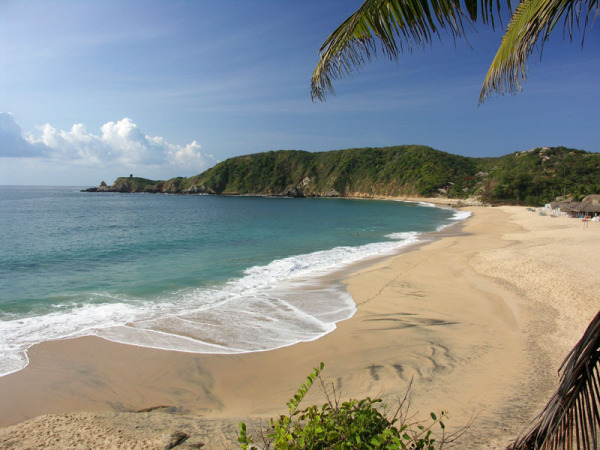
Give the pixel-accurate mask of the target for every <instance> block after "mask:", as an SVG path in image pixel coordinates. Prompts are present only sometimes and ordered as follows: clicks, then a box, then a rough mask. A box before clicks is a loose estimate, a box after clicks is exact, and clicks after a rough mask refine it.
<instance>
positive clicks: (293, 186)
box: [98, 145, 600, 206]
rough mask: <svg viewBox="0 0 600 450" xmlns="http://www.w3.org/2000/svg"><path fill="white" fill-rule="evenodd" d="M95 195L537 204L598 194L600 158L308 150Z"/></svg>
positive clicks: (543, 152) (553, 153)
mask: <svg viewBox="0 0 600 450" xmlns="http://www.w3.org/2000/svg"><path fill="white" fill-rule="evenodd" d="M98 190H101V191H102V190H108V191H113V192H114V191H118V192H153V193H178V194H224V195H285V196H290V197H372V196H415V197H431V196H442V197H448V198H458V199H464V198H468V197H477V198H479V199H480V200H482V201H484V202H488V203H512V204H526V205H532V206H535V205H540V204H543V203H545V202H548V201H551V200H554V199H555V198H556V197H558V196H568V195H570V196H573V197H574V198H576V199H577V198H579V197H581V196H584V195H588V194H594V193H600V154H598V153H589V152H585V151H583V150H574V149H568V148H565V147H553V148H547V147H546V148H537V149H533V150H529V151H525V152H516V153H513V154H510V155H506V156H502V157H498V158H469V157H464V156H458V155H452V154H450V153H446V152H442V151H438V150H434V149H432V148H429V147H423V146H417V145H407V146H395V147H385V148H360V149H347V150H336V151H329V152H319V153H310V152H305V151H299V150H280V151H270V152H265V153H256V154H252V155H244V156H238V157H235V158H231V159H228V160H226V161H223V162H220V163H218V164H217V165H215V166H214V167H212V168H211V169H208V170H206V171H205V172H203V173H201V174H199V175H196V176H193V177H189V178H181V177H180V178H173V179H171V180H167V181H154V180H146V179H143V178H133V177H130V178H124V177H123V178H118V179H117V180H116V181H115V182H114V183H113V185H112V186H109V187H104V188H103V187H100V188H98Z"/></svg>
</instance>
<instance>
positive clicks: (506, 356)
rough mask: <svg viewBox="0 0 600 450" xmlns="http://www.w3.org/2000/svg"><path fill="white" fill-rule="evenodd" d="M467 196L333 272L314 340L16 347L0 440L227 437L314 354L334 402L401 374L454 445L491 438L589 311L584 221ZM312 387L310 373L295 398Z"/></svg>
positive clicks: (145, 442) (527, 412) (387, 386)
mask: <svg viewBox="0 0 600 450" xmlns="http://www.w3.org/2000/svg"><path fill="white" fill-rule="evenodd" d="M467 209H468V210H469V211H472V212H473V216H472V217H471V218H469V219H468V220H467V221H466V222H465V223H464V226H463V227H462V230H458V231H456V228H452V229H449V230H448V231H446V232H445V233H442V234H443V236H441V237H440V239H437V240H435V241H433V242H429V243H426V244H425V245H422V246H419V247H417V248H415V249H414V250H412V251H409V252H406V253H404V254H401V255H399V256H396V257H393V258H390V259H387V260H385V261H382V262H379V263H377V264H375V265H372V266H370V267H367V268H363V269H362V270H360V271H358V272H356V273H353V274H351V275H349V276H348V278H347V280H346V281H345V282H346V284H347V288H348V290H349V292H350V293H351V294H352V296H353V298H354V299H355V301H356V303H357V306H358V310H357V313H356V314H355V316H354V317H353V318H351V319H350V320H347V321H344V322H341V323H339V324H338V329H337V330H336V331H334V332H333V333H331V334H329V335H327V336H325V337H323V338H321V339H319V340H317V341H314V342H308V343H302V344H297V345H294V346H292V347H288V348H283V349H279V350H274V351H269V352H263V353H251V354H243V355H233V356H232V355H197V354H186V353H178V352H167V351H160V350H152V349H145V348H139V347H133V346H126V345H120V344H115V343H111V342H108V341H105V340H102V339H99V338H93V337H89V338H80V339H73V340H63V341H55V342H47V343H44V344H40V345H37V346H35V347H33V348H31V349H30V351H29V358H30V364H29V366H28V367H27V368H25V369H24V370H22V371H20V372H18V373H15V374H11V375H8V376H6V377H3V378H0V397H1V398H2V401H1V402H0V426H4V427H5V428H2V429H0V447H1V448H7V447H10V448H19V447H21V448H32V447H33V448H36V447H45V448H48V447H52V448H64V447H65V445H66V446H67V447H68V446H70V447H75V446H78V445H79V446H81V447H85V446H86V445H87V446H89V447H102V448H122V447H127V448H163V447H164V446H165V439H169V436H171V433H172V432H173V430H175V431H177V430H180V431H184V432H185V433H187V434H189V435H190V436H191V437H190V438H189V439H188V440H187V441H186V442H187V444H185V445H188V446H191V445H192V444H194V445H196V444H198V443H200V442H202V443H204V444H205V447H204V448H235V447H236V445H235V440H236V435H235V432H236V429H237V428H236V423H237V422H238V421H239V420H244V421H246V422H253V421H256V420H258V419H265V418H269V417H273V416H276V415H278V414H280V413H284V412H285V411H286V406H285V403H286V401H287V400H288V399H289V398H290V397H291V396H292V395H293V394H294V393H295V391H296V389H297V387H298V386H299V385H300V383H302V382H303V381H304V380H305V377H306V375H307V374H308V373H309V372H310V371H311V370H312V368H313V367H315V366H317V365H318V364H319V363H320V362H321V361H323V362H324V363H325V370H324V372H323V378H324V379H325V380H326V381H328V382H331V383H333V384H334V385H335V387H336V392H337V393H338V394H339V395H340V396H341V397H342V398H343V399H345V398H349V397H352V398H362V397H365V396H372V397H382V398H383V399H384V400H385V402H386V403H387V404H389V405H390V406H393V405H394V404H395V403H396V402H397V399H398V398H399V397H403V396H404V393H405V392H406V390H407V388H408V386H409V384H410V382H411V380H412V388H411V391H410V394H409V397H410V401H411V411H412V412H414V413H416V414H418V416H420V417H426V416H428V414H429V412H431V411H434V412H438V411H440V410H445V411H448V414H449V419H448V420H446V425H447V426H448V428H450V429H451V430H452V429H458V428H460V427H462V426H464V425H465V424H467V423H468V422H469V421H471V420H472V421H473V423H472V424H471V426H470V428H469V430H468V432H467V434H465V435H464V436H463V438H462V441H461V443H460V447H461V448H503V447H504V446H505V445H506V444H507V443H508V442H509V441H510V440H511V439H514V438H515V436H516V434H518V433H519V432H520V431H521V429H522V428H523V426H525V425H526V424H527V423H528V422H529V420H531V419H532V418H533V417H534V416H535V415H536V414H537V413H538V412H539V410H540V409H541V408H542V407H543V405H544V404H545V402H546V401H547V399H548V397H549V396H550V394H551V393H552V391H553V390H554V389H555V387H556V385H557V381H558V378H557V374H556V371H557V369H558V367H559V366H560V363H561V362H562V359H563V358H564V357H565V356H566V354H567V352H568V350H569V349H570V348H571V347H572V346H573V345H574V344H575V343H576V342H577V340H578V339H579V338H580V337H581V335H582V333H583V331H584V330H585V328H586V326H587V324H588V323H589V321H590V320H591V319H592V318H593V316H594V315H595V314H596V313H597V311H598V310H599V309H600V298H599V297H598V294H597V293H596V292H595V291H597V274H598V273H599V272H598V271H599V269H600V258H598V255H599V254H600V223H594V222H592V223H590V224H589V228H588V229H583V227H582V225H581V222H580V221H578V220H576V219H567V218H551V217H542V216H539V215H538V214H537V213H533V212H530V211H528V210H527V209H526V208H520V207H500V208H483V207H469V208H467ZM323 400H324V397H323V394H322V392H320V389H319V388H318V387H317V386H315V388H313V389H312V390H311V392H310V394H309V396H308V397H307V399H306V402H307V403H306V404H307V405H308V404H312V403H314V402H322V401H323ZM155 407H162V408H156V409H152V408H155ZM149 408H150V409H152V410H151V411H146V412H138V413H127V411H139V410H143V409H149ZM77 411H88V412H87V413H76V412H77ZM66 413H68V414H67V415H65V414H66ZM40 415H45V416H42V417H37V418H36V419H33V418H34V417H36V416H40ZM30 419H33V420H30ZM15 424H16V425H15ZM86 430H87V431H86Z"/></svg>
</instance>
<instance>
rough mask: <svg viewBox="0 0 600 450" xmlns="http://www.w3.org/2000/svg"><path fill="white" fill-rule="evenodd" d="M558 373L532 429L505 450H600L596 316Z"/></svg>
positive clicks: (599, 336)
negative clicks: (556, 380)
mask: <svg viewBox="0 0 600 450" xmlns="http://www.w3.org/2000/svg"><path fill="white" fill-rule="evenodd" d="M560 371H561V372H562V375H561V381H560V384H559V386H558V390H557V391H556V392H555V394H554V395H553V396H552V398H551V399H550V401H549V402H548V404H547V405H546V407H545V408H544V410H543V411H542V413H541V414H540V415H539V416H538V418H537V419H536V420H535V425H534V426H533V428H532V429H531V430H530V431H529V432H528V433H527V434H526V435H525V436H524V437H522V438H520V439H518V440H517V441H516V442H515V443H514V444H512V445H511V446H509V447H508V448H509V449H511V450H521V449H544V450H550V449H552V450H554V449H574V448H577V449H586V450H587V449H597V448H600V447H599V445H598V444H599V441H598V432H599V430H600V312H599V313H598V314H597V315H596V317H594V319H593V320H592V322H591V323H590V325H589V326H588V328H587V330H586V331H585V333H584V334H583V337H582V338H581V340H580V341H579V342H578V343H577V345H575V347H574V348H573V350H571V352H570V353H569V355H568V356H567V358H566V359H565V361H564V362H563V364H562V366H561V368H560Z"/></svg>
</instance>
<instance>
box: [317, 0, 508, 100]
mask: <svg viewBox="0 0 600 450" xmlns="http://www.w3.org/2000/svg"><path fill="white" fill-rule="evenodd" d="M479 1H481V4H482V5H488V4H490V5H491V4H492V2H493V1H494V0H479ZM496 1H499V0H496ZM477 5H478V0H468V1H467V3H466V9H467V12H468V14H469V15H467V14H465V12H464V11H463V9H462V6H461V4H460V0H366V1H365V2H364V3H363V4H362V5H361V7H360V8H359V9H358V10H357V11H356V12H355V13H354V14H352V15H351V16H350V17H348V19H346V20H345V21H344V22H343V23H342V24H341V25H340V26H339V27H338V28H337V29H336V30H335V31H334V32H333V33H332V34H331V35H330V36H329V37H328V38H327V39H326V40H325V42H324V43H323V45H322V46H321V48H320V50H319V62H318V64H317V66H316V68H315V70H314V72H313V76H312V80H311V95H312V98H313V100H315V99H319V100H322V101H323V100H325V97H326V96H327V94H329V93H333V92H334V89H333V85H332V82H333V80H336V79H339V78H341V77H342V76H344V75H348V74H350V73H351V72H352V71H353V70H354V69H355V68H359V67H360V66H362V65H363V64H364V63H365V62H366V61H369V60H370V59H371V56H374V55H375V54H376V52H377V48H378V45H377V44H378V43H379V45H380V48H381V51H382V52H383V53H384V54H385V55H387V56H388V57H389V58H391V59H398V57H399V55H400V53H401V52H402V51H404V50H405V49H408V50H409V51H410V50H411V49H412V48H413V46H415V45H418V46H424V45H425V44H428V43H430V42H431V40H432V37H433V36H436V35H439V31H440V29H448V30H449V31H450V33H451V35H452V36H453V37H454V38H456V37H460V36H462V35H463V34H464V24H465V23H471V19H470V18H469V17H473V18H477V11H478V10H479V8H478V6H477ZM489 16H490V15H489V14H488V13H486V15H485V17H487V18H489Z"/></svg>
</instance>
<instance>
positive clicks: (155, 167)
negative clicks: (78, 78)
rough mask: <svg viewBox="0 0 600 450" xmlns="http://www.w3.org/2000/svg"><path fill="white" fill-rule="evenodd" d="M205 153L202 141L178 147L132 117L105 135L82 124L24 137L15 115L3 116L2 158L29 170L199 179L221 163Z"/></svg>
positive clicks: (103, 129)
mask: <svg viewBox="0 0 600 450" xmlns="http://www.w3.org/2000/svg"><path fill="white" fill-rule="evenodd" d="M201 148H202V146H201V145H200V144H199V143H198V142H197V141H192V142H190V143H189V144H186V145H178V144H172V143H169V142H167V141H166V140H165V139H164V138H163V137H160V136H150V135H147V134H145V133H143V132H142V131H141V130H140V129H139V127H138V126H137V125H136V124H135V123H134V122H133V120H132V119H130V118H128V117H124V118H122V119H121V120H118V121H116V122H112V121H110V122H106V123H105V124H104V125H102V126H101V127H100V133H99V134H94V133H92V132H89V131H88V130H87V129H86V128H85V126H84V125H83V124H81V123H76V124H74V125H73V126H72V127H71V129H69V130H67V131H65V130H57V129H56V128H54V127H53V126H52V125H51V124H49V123H46V124H44V125H42V126H41V127H39V132H38V133H37V135H34V134H31V133H26V132H23V130H22V129H21V127H20V125H19V124H18V122H17V120H16V118H15V117H14V115H13V114H11V113H7V112H0V158H2V159H11V160H12V161H11V162H12V165H16V164H18V163H19V160H20V161H21V162H23V163H24V162H25V161H26V160H29V161H27V164H26V165H29V166H31V163H32V161H31V160H32V159H35V160H37V161H38V163H40V164H43V165H46V166H47V165H53V164H61V165H67V166H70V167H72V168H81V169H109V168H112V169H117V170H120V171H121V172H123V173H124V172H125V171H127V172H130V171H134V170H135V171H136V172H138V173H141V175H143V174H144V173H164V174H165V175H164V176H165V178H167V177H170V176H168V174H169V173H174V172H175V173H178V174H182V173H181V172H185V174H196V173H200V172H201V171H203V170H205V169H207V168H209V167H211V166H212V165H214V164H215V162H216V160H215V158H214V157H213V156H212V155H210V154H205V153H203V152H202V151H201ZM5 161H6V160H5ZM177 171H179V172H177ZM0 184H2V183H0Z"/></svg>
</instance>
